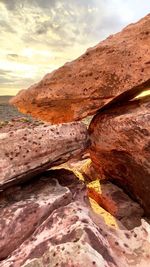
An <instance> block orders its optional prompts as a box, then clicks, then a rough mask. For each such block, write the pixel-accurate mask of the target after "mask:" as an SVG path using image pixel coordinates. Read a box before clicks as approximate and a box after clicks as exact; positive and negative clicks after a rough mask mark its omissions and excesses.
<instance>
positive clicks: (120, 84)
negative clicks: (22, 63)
mask: <svg viewBox="0 0 150 267" xmlns="http://www.w3.org/2000/svg"><path fill="white" fill-rule="evenodd" d="M149 79H150V14H149V15H147V16H146V17H145V18H143V19H142V20H140V21H139V22H137V23H135V24H131V25H129V26H128V27H126V28H125V29H124V30H123V31H121V32H120V33H117V34H115V35H112V36H110V37H108V38H107V39H106V40H105V41H103V42H101V43H99V44H98V45H97V46H95V47H93V48H90V49H88V50H87V52H86V53H85V54H83V55H82V56H81V57H79V58H78V59H76V60H74V61H73V62H70V63H67V64H65V65H64V66H63V67H61V68H59V69H58V70H56V71H54V72H52V73H50V74H47V75H46V76H45V77H44V78H43V79H42V80H41V81H40V82H39V83H37V84H34V85H32V86H31V87H30V88H29V89H27V90H22V91H21V92H20V93H19V94H18V95H17V96H16V97H14V98H13V99H12V100H11V103H12V104H13V105H15V106H16V107H18V109H19V110H20V111H22V112H23V113H28V114H31V115H33V116H34V117H37V118H40V119H42V120H44V121H49V122H52V123H61V122H68V121H73V120H80V119H82V118H84V117H86V116H87V115H91V114H94V113H96V111H97V110H98V109H99V108H100V107H102V106H104V105H105V104H107V103H108V102H110V101H111V100H113V99H114V98H116V97H117V96H119V95H120V94H122V93H124V92H125V93H126V94H125V95H123V98H132V97H133V96H134V95H136V94H138V93H139V92H140V91H141V90H144V89H148V87H150V80H149ZM148 80H149V81H148ZM146 81H148V82H147V84H143V83H145V82H146ZM140 84H143V85H142V86H141V85H140ZM139 85H140V86H139ZM129 90H130V91H129Z"/></svg>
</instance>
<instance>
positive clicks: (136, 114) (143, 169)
mask: <svg viewBox="0 0 150 267" xmlns="http://www.w3.org/2000/svg"><path fill="white" fill-rule="evenodd" d="M89 134H90V140H91V147H90V156H91V160H92V162H93V164H94V167H95V168H96V169H97V172H98V173H99V174H100V176H101V178H102V179H105V178H108V179H115V180H116V181H117V183H118V184H120V185H122V186H123V187H124V188H126V190H127V191H128V192H130V194H131V195H132V196H133V197H135V198H136V199H137V200H138V201H139V202H140V203H141V204H142V206H143V207H144V209H145V212H146V213H147V214H150V198H149V195H150V98H149V97H145V98H143V99H141V100H137V101H136V100H135V101H131V102H129V103H127V104H125V105H121V106H117V107H114V108H111V109H110V110H105V111H103V112H99V113H98V114H97V115H96V116H95V117H94V118H93V120H92V122H91V124H90V127H89Z"/></svg>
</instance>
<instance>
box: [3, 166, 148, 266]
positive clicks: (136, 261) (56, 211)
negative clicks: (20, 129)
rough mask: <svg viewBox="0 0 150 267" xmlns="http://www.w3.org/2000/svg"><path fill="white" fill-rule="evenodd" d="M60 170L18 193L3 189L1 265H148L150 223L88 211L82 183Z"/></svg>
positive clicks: (88, 206) (50, 173)
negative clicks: (125, 224) (123, 223)
mask: <svg viewBox="0 0 150 267" xmlns="http://www.w3.org/2000/svg"><path fill="white" fill-rule="evenodd" d="M60 174H61V172H60V171H59V172H58V171H54V172H47V174H43V175H42V177H41V178H40V179H39V180H38V181H37V179H36V180H35V181H31V182H30V185H29V184H26V185H24V186H23V185H22V186H21V188H20V189H21V190H18V193H17V191H15V192H16V194H10V192H9V191H8V189H7V190H6V191H5V196H3V197H2V198H1V202H0V204H1V210H2V212H3V213H1V214H2V215H5V216H4V217H1V221H0V227H2V229H3V238H2V239H1V241H0V242H1V244H3V246H2V245H1V246H2V248H3V250H2V251H1V259H2V258H3V260H2V261H1V263H0V267H11V266H13V267H20V266H22V267H33V266H38V267H46V266H47V267H48V266H50V267H56V266H58V267H59V266H65V267H69V266H77V267H87V266H88V267H93V266H97V267H106V266H107V267H120V266H121V267H129V266H133V267H141V266H143V267H149V265H150V255H149V251H150V241H149V240H150V226H149V225H148V224H147V223H146V222H145V221H143V222H142V225H141V226H140V227H139V228H135V229H134V230H132V231H128V230H120V229H117V228H114V227H111V226H109V225H106V224H105V223H104V219H103V217H102V215H98V214H94V213H93V211H92V210H91V208H90V205H89V201H88V199H87V193H86V188H85V185H84V184H83V183H82V182H79V181H77V179H76V177H75V176H74V174H72V173H71V172H68V171H65V172H64V171H63V172H62V175H60ZM52 178H53V179H52ZM13 189H14V188H12V190H13ZM16 190H17V189H16ZM10 196H11V197H10ZM2 201H3V202H2ZM35 227H36V230H35ZM13 241H14V242H13ZM19 244H20V246H19ZM17 246H18V248H16V247H17ZM11 251H13V252H12V254H10V252H11ZM7 256H8V257H7ZM5 257H7V259H5Z"/></svg>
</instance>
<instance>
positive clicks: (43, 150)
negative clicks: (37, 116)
mask: <svg viewBox="0 0 150 267" xmlns="http://www.w3.org/2000/svg"><path fill="white" fill-rule="evenodd" d="M87 143H88V139H87V129H86V127H85V125H84V124H83V123H80V122H75V123H69V124H61V125H49V124H43V123H40V122H37V123H34V122H32V123H30V122H22V123H21V122H20V120H18V121H12V122H9V123H8V124H7V125H6V126H4V127H2V128H1V129H0V188H4V187H5V186H8V184H9V185H10V183H11V184H12V183H18V182H19V181H23V180H27V179H29V178H30V177H32V176H34V175H35V174H37V173H38V174H39V173H41V172H42V171H43V170H45V169H48V168H50V167H52V166H55V165H59V164H61V163H63V162H66V161H67V160H68V159H69V158H71V157H73V156H77V155H78V154H81V153H82V152H83V151H84V150H85V149H86V147H87Z"/></svg>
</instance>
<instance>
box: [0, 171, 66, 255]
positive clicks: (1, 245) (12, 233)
mask: <svg viewBox="0 0 150 267" xmlns="http://www.w3.org/2000/svg"><path fill="white" fill-rule="evenodd" d="M56 188H57V190H56ZM70 200H71V193H70V190H69V189H68V188H67V187H62V186H60V185H59V186H57V181H56V180H53V179H51V180H49V178H46V175H45V176H43V177H42V176H41V178H40V179H39V177H37V178H36V179H35V180H33V181H31V182H30V183H29V184H25V185H20V186H15V187H11V188H8V189H6V190H5V191H4V192H1V196H0V260H2V259H4V258H7V257H8V256H9V255H10V253H11V252H12V251H14V250H15V249H16V248H18V247H19V246H20V245H21V244H22V243H23V241H25V240H26V239H27V238H29V237H30V236H31V235H32V233H33V232H34V231H35V230H36V228H37V227H38V226H39V225H40V224H42V222H43V221H44V220H45V219H46V218H47V217H48V216H49V215H50V214H51V212H52V211H53V210H55V209H56V208H58V207H59V206H60V205H61V203H63V205H67V204H68V203H69V202H70Z"/></svg>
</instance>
